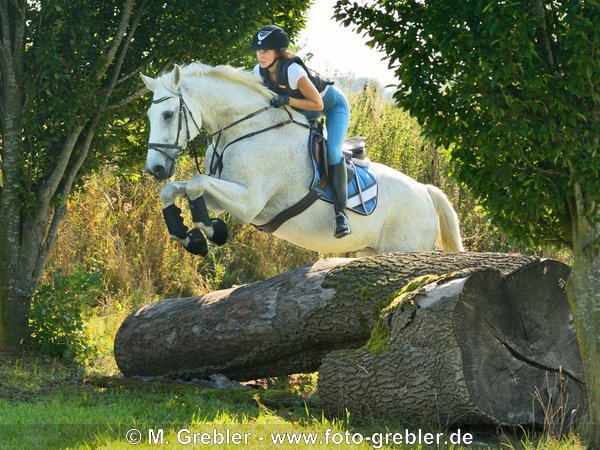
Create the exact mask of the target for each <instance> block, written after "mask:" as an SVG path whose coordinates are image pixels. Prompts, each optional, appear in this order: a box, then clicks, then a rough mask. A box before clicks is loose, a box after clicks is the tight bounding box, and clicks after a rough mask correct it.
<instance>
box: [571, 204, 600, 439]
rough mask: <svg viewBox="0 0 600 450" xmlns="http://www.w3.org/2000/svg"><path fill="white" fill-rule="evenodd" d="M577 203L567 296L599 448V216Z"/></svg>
mask: <svg viewBox="0 0 600 450" xmlns="http://www.w3.org/2000/svg"><path fill="white" fill-rule="evenodd" d="M577 200H578V206H579V208H580V211H579V214H578V215H577V216H576V217H574V219H573V222H574V224H575V225H574V227H573V228H574V230H573V231H574V232H573V254H574V264H573V270H572V272H571V276H570V277H569V281H568V284H567V296H568V299H569V304H570V306H571V311H573V312H574V314H573V315H574V322H575V327H576V329H577V338H578V340H579V349H580V352H581V360H582V362H583V366H584V369H585V379H586V382H587V384H588V404H589V406H588V408H589V424H588V445H589V448H600V294H599V293H598V289H599V287H600V250H599V244H598V242H599V241H600V213H596V217H595V220H594V219H590V218H589V216H588V215H586V214H585V213H584V211H585V210H588V209H591V208H584V207H583V206H582V205H583V203H584V202H583V199H582V196H579V197H578V199H577ZM596 210H597V209H596Z"/></svg>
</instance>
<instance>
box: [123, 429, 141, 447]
mask: <svg viewBox="0 0 600 450" xmlns="http://www.w3.org/2000/svg"><path fill="white" fill-rule="evenodd" d="M125 440H126V441H127V442H128V443H129V444H133V445H136V444H139V443H140V442H141V441H142V432H141V431H140V430H136V429H135V428H132V429H131V430H129V431H128V432H127V433H125Z"/></svg>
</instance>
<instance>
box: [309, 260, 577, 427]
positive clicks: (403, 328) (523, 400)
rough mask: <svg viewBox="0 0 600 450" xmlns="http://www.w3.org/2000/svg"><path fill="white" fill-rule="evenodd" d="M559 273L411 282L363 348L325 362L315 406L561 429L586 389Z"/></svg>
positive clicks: (542, 266)
mask: <svg viewBox="0 0 600 450" xmlns="http://www.w3.org/2000/svg"><path fill="white" fill-rule="evenodd" d="M568 274H569V268H568V267H567V266H566V265H564V264H562V263H560V262H557V261H551V260H544V261H538V262H534V263H532V264H529V265H526V266H525V267H524V268H522V269H520V270H518V271H516V272H514V273H512V274H510V275H509V276H505V275H503V274H502V273H501V272H499V271H497V270H494V269H469V270H467V271H463V272H457V273H453V274H452V275H446V276H443V275H442V276H437V277H433V278H431V277H420V278H418V279H415V280H414V282H413V283H408V284H407V285H406V287H405V288H404V289H402V290H401V291H399V292H398V293H397V295H396V296H395V298H394V299H393V300H392V301H391V302H390V304H389V306H388V307H386V308H384V309H383V310H382V313H381V315H380V318H379V321H378V323H377V324H376V326H375V327H374V328H373V331H372V333H371V337H370V339H369V341H368V342H367V344H366V345H365V346H364V347H363V348H361V349H359V350H354V351H338V352H334V353H332V354H330V355H328V356H327V357H326V359H325V360H324V363H323V365H322V366H321V368H320V369H319V396H320V399H321V403H322V406H323V408H324V409H325V410H326V411H328V412H329V413H330V414H332V415H340V413H341V414H342V415H343V414H344V413H345V411H346V410H349V411H350V412H351V414H354V416H358V417H361V416H366V417H373V416H375V417H380V418H394V419H398V420H404V421H407V422H408V423H410V422H411V421H415V420H432V418H437V420H439V421H440V422H441V424H448V423H472V424H485V423H494V424H531V423H535V424H541V425H544V424H546V425H547V422H548V420H553V421H560V422H561V423H562V424H563V425H565V426H566V425H569V424H570V423H572V422H573V421H574V420H576V419H577V418H578V417H580V415H581V412H582V411H583V410H584V409H585V399H586V392H585V384H584V377H583V369H582V365H581V362H580V358H579V352H578V347H577V341H576V337H575V331H574V328H573V324H572V317H571V314H570V311H569V308H568V303H567V299H566V293H565V290H564V287H565V280H566V278H567V276H568Z"/></svg>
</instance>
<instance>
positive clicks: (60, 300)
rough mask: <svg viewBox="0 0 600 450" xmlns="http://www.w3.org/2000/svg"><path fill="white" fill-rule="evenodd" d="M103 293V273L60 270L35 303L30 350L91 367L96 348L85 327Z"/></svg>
mask: <svg viewBox="0 0 600 450" xmlns="http://www.w3.org/2000/svg"><path fill="white" fill-rule="evenodd" d="M101 293H102V285H101V277H100V272H97V271H94V272H87V271H86V270H85V269H84V267H83V265H77V266H76V267H75V271H74V272H72V273H71V274H68V275H65V274H63V273H62V271H61V270H56V271H55V272H54V274H53V276H52V280H51V281H50V282H49V283H48V284H45V285H42V286H41V287H40V288H39V289H38V291H37V292H36V293H35V295H34V297H33V299H32V303H31V312H30V315H29V327H30V332H31V336H30V338H29V340H30V341H29V345H30V347H33V348H35V349H37V350H38V351H39V352H40V353H42V354H44V355H47V356H51V357H59V358H61V359H63V360H64V361H66V362H73V363H77V364H85V363H87V361H88V359H89V358H90V357H92V356H94V355H95V354H96V346H95V345H94V343H93V340H92V338H91V336H90V334H89V332H88V330H87V328H86V325H85V323H86V320H87V319H88V318H89V316H90V315H91V314H92V312H93V307H94V306H95V305H96V302H97V300H98V297H99V296H100V295H101Z"/></svg>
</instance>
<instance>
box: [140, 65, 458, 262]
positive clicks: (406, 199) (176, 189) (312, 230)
mask: <svg viewBox="0 0 600 450" xmlns="http://www.w3.org/2000/svg"><path fill="white" fill-rule="evenodd" d="M142 79H143V81H144V83H145V84H146V86H147V87H148V88H149V89H150V90H151V91H152V92H153V93H154V96H153V102H152V105H151V107H150V108H149V110H148V117H149V119H150V137H149V144H148V147H149V148H148V155H147V159H146V170H147V171H148V172H150V173H151V174H152V175H153V176H154V177H155V178H157V179H159V180H165V179H168V178H170V177H172V176H173V175H174V174H175V166H176V163H177V159H178V157H179V156H180V155H181V154H182V153H183V152H184V151H185V149H186V146H187V143H188V141H190V140H192V139H193V138H194V137H195V136H196V135H197V134H198V133H199V132H200V128H201V127H204V128H205V130H206V131H207V132H208V133H209V135H211V136H212V138H213V142H212V144H211V145H210V146H209V147H208V149H207V151H206V157H205V169H206V172H207V174H208V175H205V174H199V175H196V176H194V177H193V178H192V179H191V180H189V181H187V182H181V181H176V182H170V183H167V184H166V185H165V187H164V188H163V190H162V192H161V201H162V205H163V208H168V207H171V208H173V205H175V202H176V199H177V198H178V197H186V196H187V197H188V199H198V198H200V196H202V198H204V199H205V200H206V203H207V205H208V207H209V208H210V209H211V210H213V211H216V212H222V211H228V212H229V213H230V214H231V215H232V216H233V217H234V218H235V219H237V220H238V221H240V222H242V223H244V224H250V223H251V224H254V225H262V224H266V223H269V222H270V221H271V219H273V218H274V217H275V216H277V215H278V214H279V213H280V212H281V211H283V210H285V209H286V208H288V207H290V206H291V205H293V204H295V203H296V202H297V201H298V200H300V199H302V198H303V197H304V196H305V195H306V194H307V192H308V189H309V186H310V183H311V181H312V176H313V175H312V173H313V169H312V163H311V161H310V157H309V152H308V150H307V142H308V130H307V128H306V125H307V121H306V119H305V118H304V116H302V115H301V114H300V113H298V112H296V111H294V110H293V109H291V108H289V107H285V108H279V109H277V108H273V107H269V101H270V99H271V98H272V93H271V92H270V91H269V90H268V89H267V88H266V87H264V86H263V85H262V83H261V82H260V80H258V79H257V78H256V77H255V76H254V74H252V73H251V72H247V71H243V70H241V69H235V68H232V67H230V66H217V67H212V66H208V65H204V64H201V63H193V64H190V65H188V66H185V67H183V68H180V67H179V66H175V68H174V70H173V71H171V72H170V73H168V74H165V75H163V76H161V77H159V78H156V79H153V78H149V77H147V76H144V75H142ZM290 118H292V120H293V121H292V122H290ZM271 127H272V128H271ZM256 132H258V133H256ZM219 161H220V162H221V163H222V166H221V167H222V171H219V170H216V169H217V164H216V163H217V162H219ZM211 163H212V168H211ZM371 166H372V168H373V170H374V172H375V173H376V175H377V179H378V184H379V187H378V192H379V198H378V202H377V207H376V209H375V211H373V213H372V214H370V215H368V216H363V215H359V214H356V213H353V212H351V211H348V215H349V220H350V224H351V227H352V234H350V235H348V236H346V237H344V238H341V239H336V238H334V237H333V232H332V224H333V220H334V211H333V206H332V205H331V204H330V203H327V202H325V201H322V200H319V201H316V202H314V203H313V204H312V205H311V206H310V207H308V209H306V210H305V211H304V212H302V213H300V214H298V215H296V216H295V217H292V218H290V219H289V220H287V221H286V222H284V223H283V224H281V226H279V227H278V228H277V229H276V230H275V231H274V232H273V235H275V236H277V237H278V238H281V239H284V240H286V241H289V242H291V243H293V244H295V245H297V246H299V247H303V248H305V249H309V250H314V251H318V252H322V253H348V252H355V253H356V254H357V255H359V256H362V255H371V254H377V253H384V252H392V251H407V252H408V251H429V250H433V249H434V248H435V246H436V243H437V245H438V247H439V248H440V249H441V250H444V251H463V246H462V243H461V237H460V231H459V223H458V217H457V215H456V212H455V211H454V209H453V208H452V206H451V205H450V202H449V201H448V199H447V197H446V196H445V195H444V193H443V192H442V191H440V190H439V189H438V188H436V187H435V186H432V185H424V184H421V183H419V182H417V181H415V180H413V179H412V178H410V177H408V176H406V175H404V174H402V173H400V172H398V171H397V170H394V169H391V168H390V167H387V166H384V165H382V164H377V163H373V162H371ZM211 169H212V170H211ZM215 172H216V173H215ZM215 224H217V222H216V221H215V220H214V219H213V221H212V225H215ZM221 224H222V222H221ZM194 226H195V227H196V228H198V229H200V230H201V231H202V232H204V233H205V234H206V235H207V236H208V237H209V238H214V237H215V236H214V235H215V233H216V232H217V231H219V230H217V231H215V230H216V229H217V228H219V227H214V226H211V222H210V221H208V222H207V221H198V222H196V219H195V218H194ZM170 231H171V230H170ZM221 231H222V230H221ZM171 235H172V237H173V238H174V239H177V240H178V241H179V242H180V243H182V244H184V245H185V239H184V237H182V236H180V237H177V236H174V235H173V233H171ZM218 240H219V238H217V241H218ZM223 241H224V239H221V242H219V243H220V244H221V243H223Z"/></svg>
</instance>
